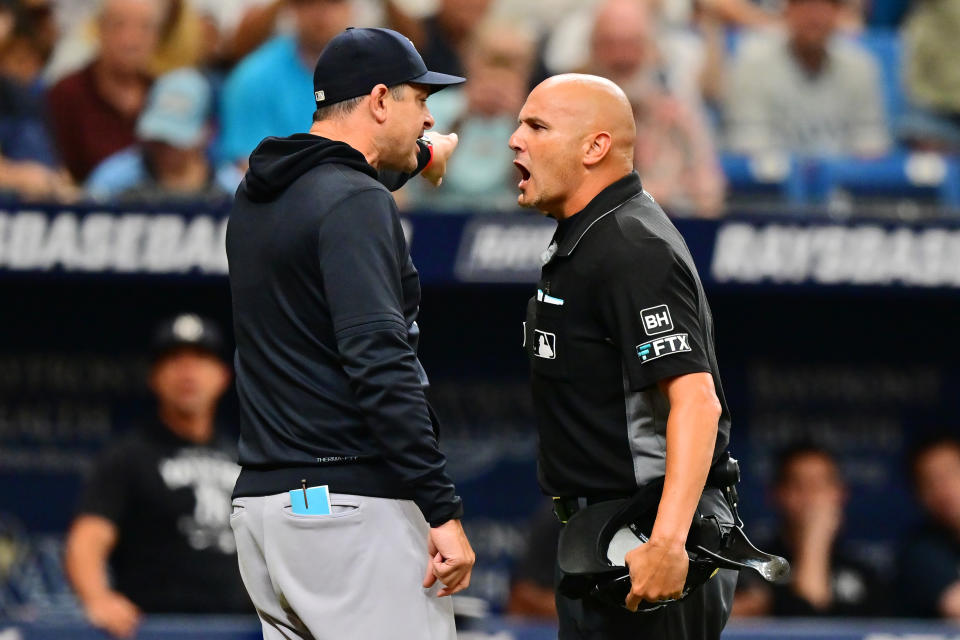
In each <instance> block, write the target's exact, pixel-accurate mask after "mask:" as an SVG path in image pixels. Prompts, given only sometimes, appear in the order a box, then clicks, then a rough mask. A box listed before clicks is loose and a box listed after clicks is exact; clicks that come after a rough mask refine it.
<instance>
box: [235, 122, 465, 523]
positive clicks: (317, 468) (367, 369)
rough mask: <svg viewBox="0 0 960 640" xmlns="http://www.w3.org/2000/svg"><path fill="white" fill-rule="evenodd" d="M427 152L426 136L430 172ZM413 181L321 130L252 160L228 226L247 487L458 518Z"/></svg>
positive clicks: (436, 519)
mask: <svg viewBox="0 0 960 640" xmlns="http://www.w3.org/2000/svg"><path fill="white" fill-rule="evenodd" d="M428 160H429V151H428V150H427V149H426V146H425V145H422V144H421V154H420V165H419V167H418V171H419V170H420V169H422V168H423V166H424V165H426V163H427V161H428ZM407 178H409V175H400V174H397V175H393V174H391V175H387V174H386V172H385V173H384V174H383V175H381V174H378V172H377V170H376V169H374V168H373V167H372V166H371V165H370V164H368V163H367V161H366V159H365V158H364V156H363V155H362V154H361V153H360V152H359V151H357V150H355V149H353V148H352V147H350V146H349V145H347V144H345V143H343V142H337V141H332V140H328V139H326V138H321V137H318V136H314V135H310V134H297V135H294V136H290V137H288V138H267V139H266V140H264V141H263V142H262V143H261V144H260V145H259V146H258V147H257V148H256V149H255V150H254V152H253V154H252V155H251V156H250V169H249V170H248V171H247V174H246V176H245V177H244V180H243V182H242V183H241V185H240V187H239V189H238V190H237V195H236V198H235V200H234V204H233V208H232V210H231V213H230V222H229V225H228V227H227V258H228V261H229V265H230V288H231V291H232V294H233V322H234V328H235V332H236V340H237V354H236V361H235V366H236V376H237V392H238V395H239V399H240V447H239V453H240V464H241V466H242V467H243V471H242V472H241V474H240V477H239V478H238V480H237V485H236V488H235V489H234V496H262V495H271V494H275V493H281V492H283V491H288V490H290V489H295V488H297V487H299V486H300V480H301V478H306V479H307V482H308V483H309V484H311V485H318V484H327V485H329V486H330V490H331V491H332V492H336V493H352V494H358V495H368V496H378V497H387V498H408V499H412V500H414V501H415V502H416V503H417V506H419V507H420V510H421V511H422V512H423V514H424V517H425V518H426V519H427V521H428V522H429V523H430V524H431V525H432V526H437V525H439V524H442V523H443V522H446V521H447V520H449V519H451V518H457V517H460V515H461V513H462V507H461V503H460V498H459V497H458V496H457V495H456V493H455V489H454V486H453V483H452V482H451V481H450V478H449V477H448V476H447V473H446V459H445V458H444V456H443V454H442V453H441V452H440V450H439V448H438V446H437V436H436V433H437V424H436V418H435V417H434V415H433V412H432V411H431V410H430V408H429V406H428V404H427V402H426V399H425V397H424V387H425V386H426V385H427V378H426V374H425V373H424V370H423V367H422V366H421V365H420V362H419V361H418V360H417V355H416V351H417V339H418V335H419V330H418V328H417V324H416V317H417V310H418V307H419V304H420V281H419V278H418V277H417V271H416V269H415V268H414V266H413V263H412V262H411V260H410V251H409V249H408V247H407V243H406V240H405V239H404V235H403V229H402V227H401V225H400V216H399V213H398V211H397V207H396V204H395V203H394V200H393V197H392V196H391V195H390V191H389V189H388V187H389V188H399V186H401V185H402V184H403V182H405V181H406V179H407Z"/></svg>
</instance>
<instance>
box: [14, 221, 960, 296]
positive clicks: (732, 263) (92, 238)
mask: <svg viewBox="0 0 960 640" xmlns="http://www.w3.org/2000/svg"><path fill="white" fill-rule="evenodd" d="M226 215H227V212H226V210H217V211H207V210H202V209H194V208H190V207H186V208H183V209H180V210H174V211H170V210H156V211H152V212H143V211H126V210H122V209H105V208H103V207H97V208H89V207H75V208H73V209H69V210H62V209H60V208H50V207H42V206H38V207H36V208H30V209H18V210H6V211H4V210H0V275H10V274H16V273H31V274H42V273H49V274H70V275H88V276H101V275H102V276H108V275H114V276H118V275H130V274H136V275H147V276H167V277H169V276H176V277H192V278H196V277H211V276H212V277H216V276H223V275H225V274H226V272H227V262H226V256H225V254H224V250H223V246H224V237H225V233H226V222H227V219H226ZM676 224H677V227H678V228H679V229H680V231H681V232H682V233H683V235H684V237H685V238H686V239H687V243H688V245H689V246H690V249H691V251H692V253H693V256H694V259H695V260H696V262H697V265H698V268H699V269H700V273H701V276H702V277H703V279H704V282H705V283H706V284H707V285H708V286H710V285H718V286H729V285H740V286H782V287H798V286H799V287H836V286H848V287H870V288H874V287H922V288H958V287H960V223H957V222H956V221H938V222H936V223H913V224H907V223H891V222H885V223H883V222H870V221H858V220H850V221H847V222H842V223H841V222H837V221H833V220H828V219H818V218H811V219H786V218H784V219H779V218H776V219H770V218H764V219H751V218H746V217H738V216H736V215H734V216H730V217H728V218H726V219H724V220H721V221H712V220H688V219H679V220H676ZM553 227H554V225H553V223H552V222H551V221H549V220H545V219H542V218H541V217H539V216H536V215H534V214H517V215H512V216H497V215H474V216H470V215H451V214H429V213H413V214H410V215H409V216H407V217H406V219H405V221H404V229H405V231H406V233H407V237H408V240H409V241H410V243H411V251H412V253H413V256H414V260H415V262H416V264H417V266H418V269H419V270H420V275H421V279H422V281H423V282H424V284H452V283H457V282H463V283H487V284H502V283H522V282H533V281H535V280H536V276H537V273H538V271H539V268H540V264H541V256H542V254H543V251H544V250H545V249H546V247H547V245H548V244H549V242H550V237H551V235H552V233H553Z"/></svg>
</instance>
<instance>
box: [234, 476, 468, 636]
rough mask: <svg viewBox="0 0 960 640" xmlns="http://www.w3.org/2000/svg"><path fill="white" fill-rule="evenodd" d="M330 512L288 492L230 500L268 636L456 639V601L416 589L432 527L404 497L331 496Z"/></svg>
mask: <svg viewBox="0 0 960 640" xmlns="http://www.w3.org/2000/svg"><path fill="white" fill-rule="evenodd" d="M330 504H331V507H332V509H331V510H332V512H333V513H332V514H331V515H327V516H311V515H297V514H294V513H292V512H291V510H290V495H289V494H288V493H281V494H276V495H272V496H263V497H244V498H234V500H233V513H232V515H231V516H230V525H231V527H232V528H233V534H234V536H235V537H236V540H237V556H238V559H239V562H240V575H241V576H242V577H243V583H244V585H246V587H247V593H249V594H250V599H251V600H252V601H253V605H254V607H255V608H256V610H257V614H258V615H259V616H260V621H261V623H262V625H263V637H264V640H281V639H284V640H387V639H389V640H455V638H456V630H455V627H454V623H453V604H452V602H451V601H450V598H449V597H444V598H437V597H436V592H437V591H438V589H439V587H440V583H439V581H438V582H437V584H436V585H434V587H433V588H431V589H429V590H428V589H424V588H423V586H422V581H423V576H424V573H425V572H426V568H427V564H428V562H429V556H428V554H427V538H428V535H429V525H428V524H427V522H426V521H425V520H424V519H423V515H422V514H421V513H420V510H419V509H418V508H417V506H416V505H415V504H414V503H413V502H412V501H410V500H392V499H388V498H371V497H367V496H355V495H348V494H338V493H334V494H331V495H330Z"/></svg>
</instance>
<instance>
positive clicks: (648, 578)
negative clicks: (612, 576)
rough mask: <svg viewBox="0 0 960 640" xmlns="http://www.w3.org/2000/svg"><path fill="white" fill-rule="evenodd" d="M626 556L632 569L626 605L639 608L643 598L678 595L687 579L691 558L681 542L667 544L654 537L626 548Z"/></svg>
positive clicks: (669, 597)
mask: <svg viewBox="0 0 960 640" xmlns="http://www.w3.org/2000/svg"><path fill="white" fill-rule="evenodd" d="M624 560H625V561H626V563H627V567H628V568H629V569H630V584H631V587H630V593H628V594H627V599H626V605H627V609H630V611H636V610H637V607H638V606H639V605H640V601H641V600H645V601H647V602H657V601H658V600H669V599H671V598H679V597H680V595H681V593H683V584H684V582H686V580H687V570H688V569H689V568H690V558H689V556H687V550H686V548H684V546H683V545H682V544H681V545H676V544H674V545H668V544H665V543H661V542H659V541H657V540H655V539H651V540H650V541H649V542H647V543H645V544H642V545H640V546H639V547H637V548H636V549H631V550H630V551H628V552H627V555H626V557H625V558H624Z"/></svg>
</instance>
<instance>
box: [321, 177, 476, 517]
mask: <svg viewBox="0 0 960 640" xmlns="http://www.w3.org/2000/svg"><path fill="white" fill-rule="evenodd" d="M406 252H407V248H406V243H405V241H404V239H403V230H402V228H401V226H400V218H399V215H398V213H397V211H396V205H395V204H394V202H393V198H392V197H391V196H390V194H389V193H387V192H386V191H384V190H381V189H370V190H367V191H362V192H360V193H356V194H353V195H351V196H348V197H347V198H346V199H344V200H342V201H341V202H340V203H339V204H337V205H336V206H335V207H334V208H333V210H332V211H331V212H330V215H329V216H328V217H327V219H326V221H325V222H324V224H323V225H322V226H321V228H320V231H319V247H318V258H319V260H320V269H321V273H322V274H323V288H324V292H325V294H326V297H327V303H328V305H329V309H330V315H331V318H332V320H333V327H334V332H335V335H336V340H337V349H338V351H339V353H340V359H341V363H342V366H343V369H344V371H345V372H346V373H347V376H348V377H349V379H350V386H351V389H352V390H353V392H354V394H355V396H356V399H357V404H358V406H359V407H360V409H361V411H362V412H363V413H364V415H365V417H366V420H367V424H368V425H369V426H370V430H371V432H372V433H373V436H374V438H375V440H376V442H377V445H378V446H379V448H380V450H381V453H382V455H383V457H384V459H385V460H386V462H387V464H389V465H390V466H391V467H392V468H393V469H394V471H395V472H396V473H397V474H398V476H399V477H400V478H401V480H402V481H403V483H404V484H405V485H407V486H408V487H409V488H410V489H411V490H412V491H413V495H414V500H415V502H416V503H417V506H418V507H420V510H421V511H422V512H423V515H424V518H426V520H427V522H429V523H430V525H431V526H438V525H440V524H442V523H444V522H446V521H447V520H450V519H451V518H459V517H460V516H461V515H462V511H463V510H462V507H461V501H460V497H459V496H457V495H456V493H455V489H454V486H453V482H452V481H451V480H450V478H449V477H448V476H447V472H446V458H445V457H444V455H443V453H441V451H440V449H439V446H438V444H437V439H436V436H435V435H434V431H433V425H432V422H431V420H430V413H429V410H428V408H427V402H426V398H425V397H424V392H423V386H422V384H421V382H420V375H419V369H418V366H417V358H416V354H415V353H414V351H413V348H412V347H411V346H410V342H409V340H408V336H407V326H406V322H405V321H404V316H403V302H402V298H403V294H402V285H401V267H402V265H403V260H404V259H405V258H406Z"/></svg>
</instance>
